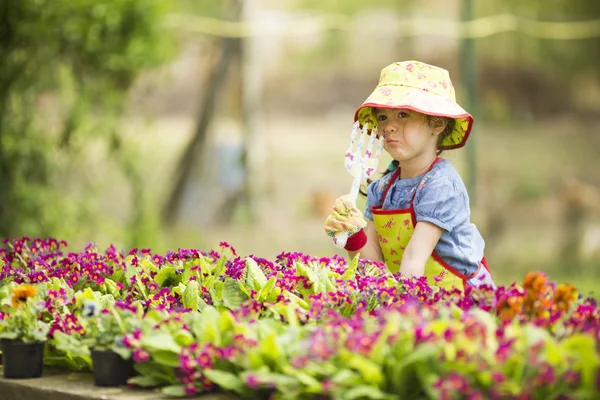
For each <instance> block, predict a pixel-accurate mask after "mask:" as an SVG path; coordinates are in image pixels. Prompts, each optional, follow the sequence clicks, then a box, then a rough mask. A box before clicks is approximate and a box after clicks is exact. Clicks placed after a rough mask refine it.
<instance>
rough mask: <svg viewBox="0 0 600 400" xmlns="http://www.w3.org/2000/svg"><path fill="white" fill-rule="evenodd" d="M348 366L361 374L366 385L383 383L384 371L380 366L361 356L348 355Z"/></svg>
mask: <svg viewBox="0 0 600 400" xmlns="http://www.w3.org/2000/svg"><path fill="white" fill-rule="evenodd" d="M346 358H347V359H346V364H347V365H348V366H349V367H351V368H354V369H355V370H357V371H358V372H360V374H361V375H362V377H363V379H364V380H365V382H366V383H368V384H371V385H375V386H377V385H379V384H381V383H382V382H383V380H384V377H383V371H382V368H381V365H380V364H376V363H374V362H373V361H371V360H369V359H368V358H366V357H363V356H361V355H359V354H353V353H348V354H347V357H346Z"/></svg>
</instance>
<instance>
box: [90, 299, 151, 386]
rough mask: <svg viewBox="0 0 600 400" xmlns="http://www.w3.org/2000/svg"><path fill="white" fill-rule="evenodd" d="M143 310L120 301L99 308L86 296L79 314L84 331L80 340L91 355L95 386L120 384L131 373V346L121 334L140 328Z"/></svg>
mask: <svg viewBox="0 0 600 400" xmlns="http://www.w3.org/2000/svg"><path fill="white" fill-rule="evenodd" d="M142 313H143V310H138V309H137V308H135V307H133V306H130V305H128V304H125V303H123V302H121V301H116V302H115V303H111V304H108V305H107V306H106V308H104V309H100V306H99V305H98V303H96V302H95V301H92V300H86V301H85V302H84V304H83V307H82V311H81V314H82V316H83V318H82V321H81V322H82V325H83V327H84V329H85V333H84V335H83V337H82V344H83V345H85V346H86V347H87V348H89V350H90V353H91V356H92V371H93V373H94V383H95V384H96V386H120V385H124V384H126V383H127V380H128V379H129V378H130V377H132V376H134V375H135V370H134V368H133V359H132V350H131V349H130V348H129V347H128V346H127V345H126V343H124V341H123V338H124V337H125V335H126V334H130V333H132V332H134V331H135V330H137V329H140V325H141V316H142Z"/></svg>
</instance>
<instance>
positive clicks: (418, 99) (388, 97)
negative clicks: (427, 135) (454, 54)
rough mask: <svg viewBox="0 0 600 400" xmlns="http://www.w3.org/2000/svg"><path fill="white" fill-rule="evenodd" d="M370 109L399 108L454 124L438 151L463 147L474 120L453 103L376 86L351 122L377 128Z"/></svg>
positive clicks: (418, 92) (402, 88)
mask: <svg viewBox="0 0 600 400" xmlns="http://www.w3.org/2000/svg"><path fill="white" fill-rule="evenodd" d="M373 108H403V109H408V110H412V111H415V112H418V113H422V114H426V115H432V116H436V117H447V118H452V119H454V120H456V124H455V125H454V130H453V131H452V133H451V134H450V135H448V136H447V137H446V138H445V139H444V140H443V142H442V144H441V145H440V150H451V149H457V148H460V147H463V146H464V145H465V143H466V142H467V139H468V138H469V135H470V133H471V129H472V128H473V123H474V119H473V116H472V115H471V114H469V113H468V112H467V111H465V110H464V109H463V108H462V107H461V106H459V105H458V104H457V103H456V102H454V101H452V100H451V99H448V98H446V97H441V96H438V95H435V94H433V93H430V92H427V91H425V90H420V89H413V88H408V87H406V86H378V87H377V88H376V89H375V90H374V91H373V93H371V95H370V96H369V97H368V98H367V99H366V100H365V102H364V103H363V104H362V105H361V106H360V107H359V108H358V109H357V110H356V112H355V113H354V121H355V122H356V121H358V122H359V123H360V125H361V126H364V125H365V123H368V124H369V126H370V127H371V128H374V127H376V126H377V119H376V118H375V116H374V115H373V112H372V109H373Z"/></svg>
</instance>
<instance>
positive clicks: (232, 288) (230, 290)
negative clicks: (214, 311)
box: [221, 279, 249, 309]
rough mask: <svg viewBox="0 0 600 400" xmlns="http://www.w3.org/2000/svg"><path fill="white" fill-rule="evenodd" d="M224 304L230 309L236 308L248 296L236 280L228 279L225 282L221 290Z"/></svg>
mask: <svg viewBox="0 0 600 400" xmlns="http://www.w3.org/2000/svg"><path fill="white" fill-rule="evenodd" d="M221 295H222V298H221V299H222V301H223V305H224V306H225V307H227V308H229V309H236V308H238V307H239V306H240V304H242V303H243V302H244V301H245V300H248V298H249V297H248V296H247V295H246V294H245V293H244V292H243V291H242V290H241V289H240V285H239V283H238V281H236V280H231V279H230V280H227V281H225V282H224V283H223V289H222V292H221Z"/></svg>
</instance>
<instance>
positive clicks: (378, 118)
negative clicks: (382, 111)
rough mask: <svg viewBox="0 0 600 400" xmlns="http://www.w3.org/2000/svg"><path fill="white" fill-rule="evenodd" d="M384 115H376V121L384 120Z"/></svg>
mask: <svg viewBox="0 0 600 400" xmlns="http://www.w3.org/2000/svg"><path fill="white" fill-rule="evenodd" d="M385 119H386V116H385V115H378V116H377V121H385Z"/></svg>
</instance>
